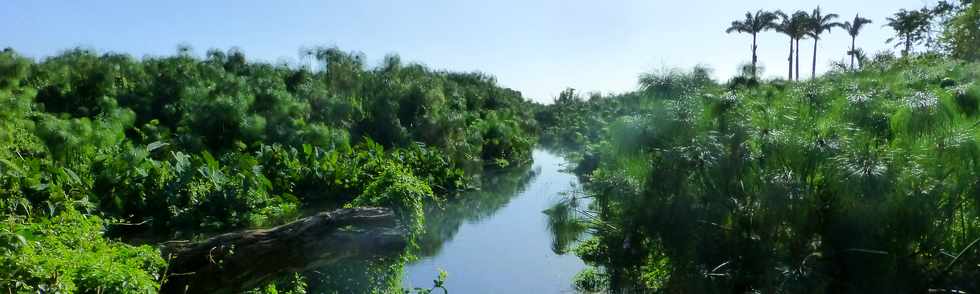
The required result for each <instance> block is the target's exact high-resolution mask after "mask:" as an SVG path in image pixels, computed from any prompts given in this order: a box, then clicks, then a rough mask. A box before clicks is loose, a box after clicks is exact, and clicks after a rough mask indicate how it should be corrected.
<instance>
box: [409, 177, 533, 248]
mask: <svg viewBox="0 0 980 294" xmlns="http://www.w3.org/2000/svg"><path fill="white" fill-rule="evenodd" d="M540 173H541V169H540V167H539V168H536V169H532V168H531V166H523V167H516V168H510V169H506V170H498V171H492V172H487V173H485V174H484V175H483V176H482V188H481V189H480V190H479V191H472V192H469V193H466V194H464V195H462V196H460V197H459V198H458V199H454V200H453V201H449V202H447V203H445V204H443V205H442V207H438V206H429V207H428V209H427V210H428V211H426V216H425V233H424V234H423V235H422V236H421V237H420V238H419V247H420V251H419V252H418V254H417V255H418V256H420V257H431V256H436V255H438V254H439V251H440V250H441V249H442V245H443V244H445V243H446V242H447V241H450V240H452V239H453V236H455V235H456V233H457V232H458V231H459V228H460V226H462V224H463V223H464V222H479V221H481V220H483V219H486V218H488V217H490V216H493V215H494V213H496V212H497V211H498V210H500V209H501V208H503V207H504V206H505V205H507V203H509V202H510V200H511V199H513V198H514V197H515V196H517V195H520V194H521V193H523V192H524V191H525V189H526V188H527V185H528V184H529V183H530V182H531V181H532V180H533V179H534V178H535V177H536V176H537V175H538V174H540Z"/></svg>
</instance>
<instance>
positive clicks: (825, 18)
mask: <svg viewBox="0 0 980 294" xmlns="http://www.w3.org/2000/svg"><path fill="white" fill-rule="evenodd" d="M837 16H838V15H837V14H836V13H830V14H827V15H823V14H822V13H821V12H820V6H817V8H816V9H814V10H813V13H811V14H810V25H809V26H808V27H809V30H808V32H807V34H808V35H810V37H812V38H813V68H812V71H811V72H810V76H811V78H815V77H817V41H820V34H823V33H824V32H825V31H826V32H827V33H830V29H832V28H834V27H839V26H841V23H839V22H835V21H833V20H834V19H835V18H837Z"/></svg>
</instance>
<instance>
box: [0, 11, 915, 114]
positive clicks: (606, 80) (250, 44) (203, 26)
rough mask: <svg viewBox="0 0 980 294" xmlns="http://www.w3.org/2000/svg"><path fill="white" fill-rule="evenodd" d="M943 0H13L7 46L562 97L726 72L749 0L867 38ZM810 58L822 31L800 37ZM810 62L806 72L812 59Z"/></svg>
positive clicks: (740, 52) (745, 49)
mask: <svg viewBox="0 0 980 294" xmlns="http://www.w3.org/2000/svg"><path fill="white" fill-rule="evenodd" d="M932 2H934V1H933V0H825V1H812V0H786V1H767V0H738V1H735V0H714V1H703V0H687V1H653V0H604V1H596V0H541V1H532V0H482V1H468V0H437V1H423V0H419V1H404V0H391V1H372V0H364V1H355V0H350V1H333V0H328V1H251V0H249V1H245V0H239V1H185V0H181V1H173V0H168V1H121V0H120V1H99V0H94V1H75V0H70V1H69V0H63V1H53V0H4V1H3V3H0V19H3V25H2V26H0V36H2V37H0V47H7V46H9V47H13V48H14V49H16V50H17V51H19V52H21V53H22V54H25V55H27V56H31V57H35V58H43V57H45V56H49V55H52V54H56V53H58V52H59V51H62V50H64V49H67V48H72V47H76V46H83V47H87V48H93V49H97V50H100V51H103V52H104V51H114V52H125V53H129V54H132V55H134V56H136V57H142V56H145V55H165V54H173V53H174V52H175V51H176V50H175V48H176V46H177V45H178V44H188V45H191V46H192V47H193V48H194V49H195V53H196V54H198V55H203V53H204V52H205V51H206V50H207V49H209V48H219V49H228V48H231V47H238V48H241V49H242V50H243V51H244V52H245V53H246V56H248V57H249V58H250V59H258V60H264V61H270V62H276V61H282V60H286V61H290V62H293V63H296V62H299V61H298V60H299V57H298V56H299V54H298V52H299V50H300V48H303V47H311V46H318V45H325V46H334V45H335V46H339V47H340V48H341V49H344V50H356V51H361V52H364V53H365V54H366V55H367V56H368V58H369V60H370V61H371V62H372V65H374V64H376V63H377V62H378V61H379V60H380V59H381V58H382V57H383V56H384V55H385V54H388V53H398V54H399V55H401V57H402V60H405V61H413V62H419V63H423V64H426V65H429V66H431V67H433V68H438V69H449V70H454V71H474V70H479V71H483V72H486V73H489V74H493V75H494V76H496V77H497V79H498V81H499V82H500V84H502V85H504V86H507V87H510V88H514V89H517V90H519V91H522V92H523V93H524V95H525V96H526V97H529V98H531V99H534V100H536V101H541V102H550V101H552V99H553V97H554V96H556V95H557V94H558V92H560V91H561V90H562V89H563V88H565V87H573V88H576V89H579V90H580V91H582V92H587V91H600V92H603V93H608V92H624V91H628V90H631V89H634V88H635V87H636V78H637V76H638V75H639V74H640V73H642V72H647V71H651V70H656V69H659V68H663V67H685V68H686V67H691V66H693V65H696V64H704V65H708V66H710V67H711V68H713V69H714V70H715V77H716V78H719V79H726V78H728V77H730V76H731V75H732V74H734V73H735V71H736V68H737V66H738V64H740V63H744V62H746V61H749V59H750V52H749V44H750V40H751V37H749V36H748V35H736V34H731V35H728V34H725V32H724V30H725V28H727V26H728V24H729V23H730V22H731V21H732V20H735V19H741V18H742V16H743V15H744V13H745V12H746V11H747V10H752V11H755V10H757V9H760V8H761V9H767V10H774V9H783V10H789V11H793V10H797V9H806V10H810V9H812V8H814V7H815V6H816V5H820V6H821V7H822V8H823V10H824V11H825V12H836V13H839V14H841V16H842V17H841V18H842V19H841V21H843V20H847V19H851V18H853V16H854V14H855V13H857V12H860V13H861V15H862V16H865V17H869V18H871V19H872V20H873V21H874V22H875V23H873V24H871V25H869V26H868V27H867V28H866V29H865V31H864V32H863V33H862V35H861V36H860V37H859V39H858V44H859V47H863V48H865V50H866V51H868V52H875V51H878V50H881V49H886V48H891V46H889V45H885V44H884V42H885V39H887V38H888V37H889V36H890V35H891V34H892V31H891V30H890V29H888V28H884V27H882V25H883V23H884V18H885V17H887V16H888V15H890V14H892V13H894V12H896V11H897V10H898V9H900V8H913V9H914V8H920V7H922V6H923V5H925V4H926V3H932ZM788 43H789V40H788V39H787V38H786V37H785V36H782V35H780V34H778V33H775V32H768V33H764V34H763V35H762V36H761V37H760V44H759V47H760V48H759V56H760V60H761V62H762V63H763V64H764V65H765V66H766V67H767V71H766V75H767V76H775V75H782V74H784V68H785V66H786V64H785V58H786V55H787V54H788V46H789V45H788ZM849 43H850V39H849V37H848V36H847V34H846V33H845V32H843V31H841V30H834V31H833V33H832V34H831V35H829V36H825V37H823V40H821V45H820V51H819V53H818V64H817V66H818V71H820V70H822V69H823V68H825V67H827V65H828V63H829V61H830V60H831V59H834V60H839V59H841V58H843V57H844V53H845V51H846V48H847V46H848V45H849ZM800 46H801V47H802V48H803V49H804V50H803V54H802V55H801V56H800V58H801V60H805V61H806V62H805V63H803V64H804V65H807V66H808V65H809V61H810V58H811V52H812V42H811V41H804V42H802V43H801V45H800ZM803 68H806V67H801V74H802V73H804V72H805V73H807V75H809V70H806V71H804V70H803Z"/></svg>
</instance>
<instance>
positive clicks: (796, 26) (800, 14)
mask: <svg viewBox="0 0 980 294" xmlns="http://www.w3.org/2000/svg"><path fill="white" fill-rule="evenodd" d="M791 22H792V24H793V26H792V27H793V36H794V37H796V80H797V81H799V80H800V40H801V39H803V38H806V36H807V32H808V31H809V23H810V14H808V13H806V11H802V10H798V11H796V12H794V13H793V16H792V19H791Z"/></svg>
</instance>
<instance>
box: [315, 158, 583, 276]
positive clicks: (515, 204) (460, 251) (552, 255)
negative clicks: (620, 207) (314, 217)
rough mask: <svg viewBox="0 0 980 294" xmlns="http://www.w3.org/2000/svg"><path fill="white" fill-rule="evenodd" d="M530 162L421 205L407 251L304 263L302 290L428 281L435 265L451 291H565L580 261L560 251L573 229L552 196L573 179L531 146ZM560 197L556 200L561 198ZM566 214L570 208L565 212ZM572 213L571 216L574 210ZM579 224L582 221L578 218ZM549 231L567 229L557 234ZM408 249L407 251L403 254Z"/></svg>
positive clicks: (563, 197)
mask: <svg viewBox="0 0 980 294" xmlns="http://www.w3.org/2000/svg"><path fill="white" fill-rule="evenodd" d="M533 156H534V164H533V166H524V167H520V168H512V169H506V170H498V171H493V172H487V173H485V174H483V176H482V184H483V185H482V189H481V190H479V191H471V192H468V193H465V194H464V195H462V196H459V197H458V198H456V199H453V200H451V201H447V202H445V203H443V204H442V205H441V206H440V207H436V206H430V207H428V208H427V209H428V210H427V211H426V231H425V233H423V235H421V236H420V237H419V239H418V248H417V250H416V251H415V252H413V253H414V254H402V255H397V256H386V257H379V258H375V259H372V260H358V261H351V262H345V263H343V265H342V266H331V267H323V268H318V269H316V270H313V271H307V272H305V273H304V274H303V275H304V276H305V277H306V279H307V281H308V283H309V290H310V291H309V292H310V293H366V292H372V291H373V292H385V291H384V290H380V291H379V289H401V288H402V287H406V288H411V287H426V288H428V287H431V286H432V280H433V279H435V278H436V277H437V275H438V273H439V270H440V269H445V270H446V271H448V273H449V279H448V280H447V281H446V287H447V288H448V289H449V290H450V291H452V292H458V293H561V292H571V279H572V277H573V276H574V275H575V274H576V273H577V272H578V271H580V270H581V269H583V268H584V267H585V265H584V264H583V263H582V261H581V260H579V259H578V257H576V256H574V255H572V254H565V255H562V254H561V253H564V251H565V248H567V247H568V246H567V245H568V244H570V243H571V242H574V238H572V237H567V236H570V235H578V234H579V233H581V229H578V228H577V227H578V226H576V229H570V228H571V227H569V226H567V225H564V224H557V223H555V222H554V221H553V220H554V219H555V218H554V217H549V215H552V216H554V215H553V214H555V213H558V212H557V211H555V210H553V207H555V206H556V204H559V205H560V204H561V203H565V204H566V205H567V204H573V205H572V206H570V207H579V206H578V205H579V204H576V203H568V202H567V201H568V199H569V198H568V197H567V195H566V194H564V193H565V192H568V191H571V190H573V189H574V188H575V187H576V185H577V184H578V180H577V179H576V178H575V177H574V176H573V175H571V174H568V173H565V172H562V168H563V167H562V164H564V161H563V160H562V159H561V158H560V157H558V156H557V155H555V154H552V153H550V152H547V151H543V150H536V151H535V152H534V154H533ZM563 201H564V202H563ZM571 215H574V213H572V214H571ZM575 219H578V218H575ZM582 227H584V226H582ZM554 232H572V234H568V235H562V236H565V237H561V238H553V236H557V234H554ZM409 256H412V258H409Z"/></svg>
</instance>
